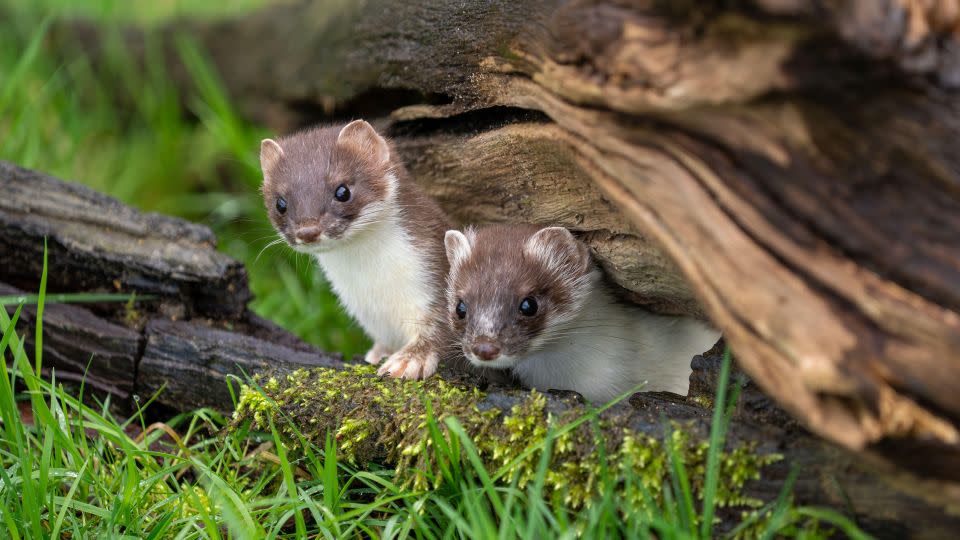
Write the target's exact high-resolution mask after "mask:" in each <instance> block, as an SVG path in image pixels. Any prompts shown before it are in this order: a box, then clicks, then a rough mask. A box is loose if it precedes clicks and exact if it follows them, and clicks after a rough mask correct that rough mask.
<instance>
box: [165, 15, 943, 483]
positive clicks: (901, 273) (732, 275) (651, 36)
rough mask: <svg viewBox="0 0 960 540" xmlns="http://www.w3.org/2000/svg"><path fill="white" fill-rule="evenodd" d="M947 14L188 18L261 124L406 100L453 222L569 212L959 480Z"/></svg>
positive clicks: (670, 306) (634, 285)
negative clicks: (681, 280)
mask: <svg viewBox="0 0 960 540" xmlns="http://www.w3.org/2000/svg"><path fill="white" fill-rule="evenodd" d="M955 8H956V2H955V1H954V0H941V1H936V2H924V3H920V2H906V1H901V0H885V1H883V2H876V3H875V2H870V1H868V0H847V1H844V2H833V3H829V5H828V6H825V5H824V4H823V3H814V2H803V1H789V2H780V1H777V2H773V1H765V0H764V1H759V2H756V3H754V4H753V5H751V6H750V7H743V6H742V5H741V4H739V3H727V2H717V3H703V2H679V3H677V2H656V1H650V2H620V1H617V0H592V1H586V0H585V1H564V0H552V1H532V0H531V1H525V2H505V1H504V2H496V1H495V2H483V3H473V4H466V5H464V4H463V3H461V2H453V1H441V2H421V1H403V2H399V1H395V0H379V1H375V2H369V3H363V4H356V3H347V4H344V5H341V6H339V7H337V8H336V9H332V8H331V6H329V5H326V4H323V5H321V3H309V2H308V3H298V4H281V5H277V6H271V7H270V8H269V9H268V10H266V11H263V12H260V13H257V14H255V15H252V16H250V17H245V18H241V19H237V20H233V21H229V22H220V23H204V24H198V25H194V26H192V27H190V29H191V30H193V31H194V34H195V35H196V36H197V37H198V39H199V41H201V43H202V44H203V45H204V46H206V47H207V48H208V49H209V50H210V52H211V58H212V59H213V61H214V62H215V64H216V66H217V68H218V70H219V71H220V73H221V75H222V77H223V80H224V81H225V83H226V85H227V87H228V88H229V89H230V91H231V93H232V94H233V96H234V97H235V98H236V99H237V101H238V103H240V104H241V107H242V108H243V110H244V111H245V112H246V113H247V114H248V115H250V116H252V117H254V118H259V119H262V120H266V121H270V122H272V123H273V125H276V126H285V127H286V128H291V127H294V126H296V125H298V124H300V123H301V122H305V121H316V120H320V119H326V118H339V117H344V116H350V115H356V114H364V115H367V116H370V115H387V114H389V115H390V119H389V120H388V122H387V123H388V125H389V128H390V130H391V133H392V134H393V135H394V136H395V140H396V141H397V143H398V145H399V147H400V148H401V149H402V151H403V152H404V155H405V156H406V157H407V159H408V160H410V161H411V168H412V169H413V170H414V172H415V175H416V177H417V178H418V180H419V181H421V182H423V183H424V184H425V185H427V186H429V187H430V189H431V191H432V192H433V193H434V194H436V195H437V196H438V198H439V199H440V200H441V201H442V202H443V203H444V204H445V206H446V208H447V209H449V210H450V211H451V212H453V213H455V214H458V216H459V217H460V218H461V219H464V220H474V219H481V220H508V219H523V220H533V221H543V222H557V223H561V224H565V225H568V226H572V228H574V229H575V230H576V231H578V232H579V233H581V234H582V235H584V237H585V238H586V239H587V240H588V241H589V242H591V243H592V245H593V247H594V250H595V252H596V253H597V254H598V256H599V259H600V260H601V263H603V264H604V266H605V268H607V270H608V271H609V272H610V274H611V276H612V277H613V278H614V280H615V281H616V282H617V283H619V284H620V285H622V286H624V287H626V288H627V289H630V290H631V291H632V292H633V293H634V298H635V299H638V300H640V301H643V302H645V303H647V304H648V305H650V306H651V307H652V308H654V309H662V310H667V311H671V310H672V311H686V312H689V313H692V314H697V313H700V308H699V307H695V306H697V304H698V303H699V305H700V306H703V307H702V309H703V310H705V312H706V314H707V315H708V316H709V317H710V318H711V319H712V320H713V321H714V322H715V323H716V324H718V325H719V326H720V327H721V328H722V329H723V330H724V333H725V335H726V337H727V339H728V341H729V343H730V344H731V345H732V346H733V348H734V350H735V351H736V352H737V353H738V357H739V359H740V361H741V363H742V366H743V368H744V370H745V371H747V372H748V373H749V374H750V375H751V377H752V378H753V379H754V380H755V381H756V382H757V384H758V385H759V386H760V387H761V388H762V389H763V390H764V391H765V392H766V393H767V394H768V395H770V396H772V397H774V398H775V399H776V400H777V401H778V402H779V403H781V404H782V405H783V406H784V407H785V408H786V409H787V410H788V411H789V412H790V413H791V414H793V415H794V416H796V417H797V418H799V419H800V420H802V421H803V423H804V425H806V426H808V427H810V428H811V429H813V430H814V431H816V432H817V433H819V434H821V435H823V436H826V437H828V438H830V439H831V440H834V441H837V442H839V443H841V444H844V445H846V446H847V447H849V448H852V449H856V450H863V451H867V452H869V453H870V454H871V455H875V456H882V457H883V458H885V459H887V460H888V461H890V462H892V463H895V464H897V465H899V466H901V467H905V468H907V469H908V470H912V471H914V472H916V473H918V474H921V475H926V476H928V477H941V479H949V478H953V479H954V480H957V478H956V477H955V476H956V475H955V474H953V475H951V474H950V471H957V470H958V468H957V467H945V466H943V465H944V464H945V463H950V462H951V460H952V462H953V463H956V462H960V393H958V392H956V388H960V356H958V355H960V353H958V352H957V351H958V350H960V314H958V311H960V217H958V216H960V189H958V187H957V186H960V160H958V154H957V152H956V141H957V140H960V100H958V98H957V93H956V88H957V86H958V84H960V82H958V76H957V74H958V70H960V68H958V66H960V41H958V32H957V28H958V24H957V22H958V20H960V12H958V11H957V10H956V9H955ZM184 29H185V28H184V26H183V25H182V24H181V25H178V26H177V28H176V30H177V31H183V30H184ZM278 34H282V35H290V36H297V39H296V40H294V42H293V44H291V43H290V42H287V41H284V42H277V41H276V40H271V39H267V37H268V36H275V35H278ZM175 71H176V70H175ZM178 72H179V73H181V77H182V70H179V71H178ZM378 98H382V99H378ZM565 173H566V174H565ZM587 180H589V182H590V184H591V186H590V187H586V186H585V182H587ZM471 181H472V183H471ZM465 186H469V188H468V189H465ZM514 190H516V192H514ZM520 190H523V193H524V196H523V197H518V196H517V193H519V192H520ZM458 193H463V195H462V197H461V196H458ZM478 194H483V195H484V197H483V198H482V199H483V200H484V201H489V202H487V203H485V204H482V205H479V206H477V207H476V208H475V209H469V210H468V209H467V208H466V207H467V206H472V205H474V204H476V202H477V200H478V199H480V197H479V196H478ZM524 199H526V201H525V200H524ZM607 201H609V202H610V203H613V204H614V205H615V207H616V209H617V210H618V212H613V211H611V210H610V206H609V203H608V202H607ZM581 203H585V204H584V206H585V208H586V210H585V211H584V212H579V211H578V210H577V206H578V204H581ZM578 214H580V215H582V216H583V217H582V221H583V223H577V221H578V217H577V215H578ZM619 235H624V236H623V237H620V236H619ZM607 238H614V239H616V241H613V242H608V241H607V240H606V239H607ZM668 261H669V262H668ZM675 269H678V270H679V275H682V277H683V278H684V279H685V280H686V282H687V283H688V284H689V287H682V286H678V285H677V283H679V281H678V280H677V277H678V275H677V273H676V270H675ZM651 274H655V275H656V276H657V277H656V279H653V280H651V279H650V275H651ZM691 293H692V294H691ZM694 298H695V299H696V301H694ZM697 301H698V302H697ZM931 464H933V465H934V466H931ZM938 491H941V492H945V490H938Z"/></svg>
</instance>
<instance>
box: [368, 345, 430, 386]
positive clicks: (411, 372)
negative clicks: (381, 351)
mask: <svg viewBox="0 0 960 540" xmlns="http://www.w3.org/2000/svg"><path fill="white" fill-rule="evenodd" d="M439 363H440V357H439V356H438V355H437V353H433V352H430V353H422V352H421V353H418V352H417V351H411V350H408V349H401V350H399V351H397V352H395V353H393V354H391V355H390V357H389V358H387V360H386V362H384V363H383V365H382V366H380V369H379V370H378V371H377V374H378V375H390V376H391V377H400V378H404V379H426V378H427V377H429V376H431V375H433V374H434V373H436V372H437V365H438V364H439Z"/></svg>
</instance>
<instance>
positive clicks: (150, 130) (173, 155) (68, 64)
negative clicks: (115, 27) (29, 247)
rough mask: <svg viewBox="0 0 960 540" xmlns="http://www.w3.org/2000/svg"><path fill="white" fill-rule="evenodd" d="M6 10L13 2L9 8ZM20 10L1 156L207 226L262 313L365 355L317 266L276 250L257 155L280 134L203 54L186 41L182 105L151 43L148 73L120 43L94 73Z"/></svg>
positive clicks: (1, 67) (2, 106)
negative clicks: (259, 121) (237, 102)
mask: <svg viewBox="0 0 960 540" xmlns="http://www.w3.org/2000/svg"><path fill="white" fill-rule="evenodd" d="M244 3H245V4H251V5H252V4H253V3H254V2H253V0H245V2H244ZM16 4H18V5H20V7H21V8H23V7H24V5H26V3H25V2H16ZM43 4H49V5H51V6H54V7H56V6H61V7H62V6H66V5H67V4H69V5H70V6H72V7H71V8H70V9H75V10H79V11H83V12H87V13H89V14H93V15H97V16H100V17H107V15H106V13H107V12H109V13H111V14H113V15H111V16H110V17H107V18H109V19H117V20H124V18H133V19H136V17H134V15H135V12H136V10H137V9H140V8H133V7H132V6H133V5H137V6H146V5H155V4H154V3H152V2H136V3H132V2H119V1H118V2H105V3H96V2H93V3H86V4H84V3H75V2H70V3H68V2H63V1H54V0H44V2H40V5H43ZM156 4H162V5H164V6H166V7H167V8H171V9H173V8H176V7H177V6H182V7H187V6H191V5H200V4H203V5H209V3H186V2H158V3H156ZM4 5H6V6H7V7H9V0H7V1H6V3H4V2H0V9H3V7H4ZM36 7H37V4H33V9H34V10H35V9H36ZM150 9H153V8H150ZM156 9H160V8H159V7H157V8H156ZM203 9H207V8H203ZM18 13H19V15H18V16H17V17H10V18H6V19H4V20H2V21H0V159H4V160H8V161H11V162H14V163H17V164H19V165H22V166H25V167H29V168H33V169H37V170H40V171H44V172H47V173H50V174H52V175H54V176H58V177H60V178H64V179H68V180H72V181H77V182H81V183H84V184H86V185H89V186H91V187H93V188H95V189H97V190H100V191H103V192H105V193H108V194H110V195H112V196H114V197H117V198H118V199H120V200H122V201H124V202H126V203H129V204H132V205H134V206H136V207H138V208H141V209H143V210H147V211H158V212H164V213H168V214H174V215H178V216H182V217H185V218H188V219H191V220H194V221H199V222H202V223H205V224H207V225H209V226H210V227H212V228H213V230H214V231H215V232H216V233H217V237H218V239H219V242H220V248H221V249H222V250H223V251H225V252H227V253H228V254H230V255H232V256H234V257H236V258H238V259H239V260H241V261H243V262H244V263H245V264H246V265H247V268H248V270H249V272H250V284H251V289H252V290H253V292H254V295H255V297H256V299H255V301H254V302H253V304H252V307H253V309H254V310H255V311H256V312H257V313H259V314H260V315H263V316H264V317H267V318H269V319H271V320H274V321H276V322H278V323H280V324H281V325H283V326H285V327H286V328H288V329H290V330H291V331H293V332H295V333H296V334H298V335H300V336H301V337H303V338H304V339H306V340H307V341H310V342H313V343H316V344H318V345H320V346H321V347H323V348H325V349H327V350H331V351H340V352H343V353H345V354H347V355H352V354H357V353H361V352H364V350H365V349H366V348H367V347H368V342H367V340H366V338H365V337H364V336H363V334H362V332H361V331H360V329H359V328H358V327H357V326H356V325H355V324H354V323H353V322H352V321H350V319H349V318H348V317H347V316H346V315H345V314H344V313H343V312H342V310H341V308H340V307H339V304H338V303H337V300H336V298H335V297H334V295H333V294H332V293H331V292H330V290H329V288H328V286H327V284H326V283H325V282H324V280H323V278H322V275H321V274H320V272H319V271H318V270H317V269H316V265H315V264H314V263H313V262H311V261H310V260H309V259H308V258H307V257H306V256H302V255H301V256H299V258H298V257H297V256H296V255H294V253H293V252H292V251H291V250H290V249H289V248H287V247H286V246H285V245H277V246H273V247H270V248H267V247H266V246H267V244H268V243H269V242H270V241H271V240H274V239H275V238H276V235H275V233H274V231H273V228H272V227H271V226H270V224H269V222H268V221H267V218H266V214H265V211H264V209H263V204H262V201H261V199H260V196H259V193H258V189H259V186H260V181H261V175H260V169H259V163H258V161H257V156H258V149H259V143H260V140H261V139H262V138H263V137H266V136H268V135H270V133H268V132H267V131H266V130H265V129H264V128H262V127H259V126H255V125H252V124H250V123H249V122H247V121H245V120H243V119H242V118H240V117H239V116H238V115H237V114H236V112H235V111H234V110H233V108H232V107H231V105H230V101H229V99H228V98H227V97H226V94H225V93H224V91H223V89H222V87H221V85H220V83H219V81H218V79H217V76H216V74H215V73H214V72H213V71H212V70H211V69H210V67H209V65H208V63H207V62H206V61H205V59H204V56H203V53H202V52H201V51H199V50H198V49H197V48H196V46H194V45H193V44H192V43H191V42H190V41H188V40H182V41H180V42H178V43H177V47H176V49H177V50H176V53H175V54H178V55H180V56H181V57H182V59H183V60H184V63H185V64H186V65H187V67H188V68H189V72H190V75H191V76H192V77H193V79H194V81H195V87H196V89H197V90H196V92H195V93H194V94H193V95H190V96H186V97H185V98H182V97H181V96H180V95H179V94H178V92H177V89H176V88H175V87H174V86H173V85H172V83H171V81H170V78H169V77H168V76H167V73H166V71H165V68H164V66H165V59H164V57H163V54H162V53H161V52H160V47H158V46H157V44H156V43H150V44H149V47H148V50H149V53H148V56H149V59H150V61H149V62H147V64H146V68H145V69H139V68H136V67H135V63H134V62H133V61H132V59H131V58H129V57H128V56H127V54H126V49H125V48H124V47H123V46H122V45H121V44H120V41H119V38H118V37H116V36H114V37H113V38H111V40H110V41H108V43H109V45H108V47H107V49H106V50H107V51H108V54H106V55H105V59H104V62H103V64H97V66H96V67H94V66H93V63H92V61H91V60H90V59H89V58H87V57H86V56H84V55H83V54H81V53H80V52H79V51H76V50H74V49H72V48H64V47H56V46H55V40H51V39H48V38H47V31H46V29H47V26H46V25H47V24H48V23H49V22H50V20H51V19H49V18H44V17H42V16H41V14H39V13H37V12H36V11H31V10H26V11H24V10H22V9H21V10H20V11H18ZM108 28H110V27H108ZM184 99H185V100H186V101H184ZM185 108H186V109H187V110H188V111H189V112H190V114H184V113H183V110H184V109H185ZM258 255H259V258H258Z"/></svg>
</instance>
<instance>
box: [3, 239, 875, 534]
mask: <svg viewBox="0 0 960 540" xmlns="http://www.w3.org/2000/svg"><path fill="white" fill-rule="evenodd" d="M45 282H46V257H45V258H44V271H43V275H42V277H41V288H40V291H39V293H38V294H37V296H36V302H37V304H36V305H37V309H38V310H39V311H40V314H38V315H37V317H36V326H35V327H34V328H33V329H32V331H34V332H35V335H36V342H37V346H36V348H35V350H34V351H33V354H34V357H33V359H32V360H33V361H31V359H30V357H29V353H28V351H27V350H26V349H25V347H24V339H23V336H22V335H21V334H19V333H18V331H17V330H18V327H17V321H18V319H19V315H20V313H21V310H22V308H23V304H20V305H19V306H17V308H16V310H15V311H14V312H13V315H12V316H11V315H8V312H7V309H0V330H2V339H0V356H5V357H8V358H12V360H13V361H12V363H11V365H10V367H8V366H7V364H6V363H5V362H0V418H2V419H3V425H2V430H0V521H2V522H3V524H4V526H5V527H6V529H7V531H8V534H9V535H10V537H12V538H16V539H19V538H184V539H192V538H217V539H219V538H417V539H446V538H464V539H467V538H469V539H475V538H489V539H507V538H531V539H539V538H619V537H623V538H649V539H652V538H658V539H672V538H676V539H698V538H702V539H706V538H713V537H716V536H718V535H717V534H716V532H715V531H714V530H713V529H712V527H713V526H714V520H713V519H712V518H711V517H712V516H713V511H712V509H711V505H712V501H713V499H714V497H715V495H716V493H715V490H716V485H717V482H716V471H717V470H718V468H719V459H720V453H719V449H721V448H723V446H724V439H725V431H726V426H727V425H728V423H729V421H730V415H731V413H732V410H733V405H734V404H735V403H736V399H737V394H738V388H739V384H735V385H733V386H732V391H731V390H729V389H728V380H727V379H728V373H729V365H730V358H729V355H726V357H725V360H724V366H723V369H722V372H721V380H720V383H719V388H720V390H719V393H718V396H717V400H716V403H717V404H718V405H717V406H718V410H717V413H716V415H715V419H714V423H713V429H712V431H711V435H710V437H711V445H712V446H711V451H710V452H709V457H708V462H707V466H706V470H707V472H706V476H707V481H706V486H707V487H706V488H705V492H704V493H703V494H702V495H703V496H702V499H697V498H695V497H693V496H692V495H691V493H692V487H691V486H692V482H691V474H693V472H692V471H688V470H686V467H685V466H684V464H683V462H682V460H680V459H678V458H677V457H676V456H673V459H672V468H671V474H670V482H668V483H667V484H666V485H665V486H664V488H663V499H662V500H663V501H664V502H663V503H662V504H658V503H649V502H648V503H647V504H645V505H644V507H645V508H647V509H648V510H647V511H643V512H637V510H636V507H634V506H632V505H631V504H630V503H629V502H627V501H624V500H622V499H619V498H614V497H612V496H610V493H612V492H613V490H612V489H609V490H605V492H604V493H602V494H601V495H599V496H598V497H596V498H594V499H593V500H591V501H590V503H589V504H587V505H586V506H585V507H583V508H580V509H576V510H573V509H570V508H568V507H566V506H564V505H563V504H562V503H561V502H560V501H561V500H562V493H548V492H547V491H546V490H545V489H544V484H545V478H546V473H547V467H548V464H549V463H550V455H551V448H552V444H553V441H554V440H555V438H556V437H557V436H558V434H560V433H562V432H563V431H564V430H567V429H569V425H568V426H553V427H552V428H551V430H550V431H549V432H548V434H547V436H546V438H545V440H544V441H543V442H542V443H539V444H537V445H535V446H533V447H531V451H532V452H535V453H538V454H539V455H540V458H539V465H538V467H537V474H536V476H535V478H534V479H533V481H532V482H530V483H528V485H527V486H526V487H525V488H520V487H518V478H513V479H509V478H507V479H501V480H497V477H496V475H495V473H493V472H492V471H487V470H486V469H485V468H484V466H483V464H482V460H481V458H480V456H479V452H478V450H477V448H476V446H475V445H474V442H473V440H472V439H471V438H470V437H469V436H468V435H467V434H466V432H465V430H464V428H463V427H462V426H461V425H460V423H459V422H458V420H457V419H456V418H453V417H449V418H446V419H444V420H443V427H444V428H445V429H441V426H440V424H439V423H438V421H437V420H436V419H435V418H434V417H433V415H432V414H428V415H427V418H426V427H427V430H428V433H429V436H430V437H431V444H430V445H428V447H427V450H426V451H429V452H433V453H434V458H435V459H434V461H435V462H436V463H437V464H438V469H439V470H440V471H441V472H440V474H442V475H443V482H441V483H439V485H440V486H441V487H440V488H438V489H433V490H423V491H416V490H409V489H404V488H402V487H400V486H398V484H397V483H395V478H394V474H393V471H391V470H389V469H386V468H383V467H379V466H377V465H376V464H365V465H366V466H365V467H364V468H359V469H358V468H356V467H352V466H350V465H348V464H346V463H343V462H340V461H338V460H337V448H336V444H335V441H334V440H333V439H332V438H330V437H328V438H327V440H326V443H325V444H324V445H323V447H318V446H316V445H314V444H311V443H309V442H308V441H307V440H306V439H305V438H303V437H302V436H301V437H299V440H298V441H296V443H297V444H296V445H295V447H296V448H298V449H299V450H298V451H297V452H296V453H295V454H293V453H290V452H289V451H288V450H287V443H286V441H284V439H283V438H282V437H281V436H280V435H279V434H278V433H279V430H278V429H277V427H276V426H275V425H271V430H270V432H269V433H253V432H249V431H247V430H246V429H244V428H242V427H241V428H240V429H234V430H224V426H225V425H226V424H227V420H228V419H226V418H224V417H222V416H221V415H220V414H218V413H217V412H215V411H210V410H199V411H194V412H191V413H187V414H181V415H178V416H175V417H173V418H171V419H169V420H168V421H166V422H163V423H154V424H151V425H147V424H146V421H145V420H144V416H143V414H142V410H141V414H137V415H134V416H133V417H131V418H129V419H126V420H122V419H119V418H116V417H114V416H113V415H112V414H111V412H110V407H109V404H108V403H102V404H99V405H97V406H91V405H89V404H88V403H89V402H90V399H89V398H88V399H86V400H85V399H84V390H83V388H82V387H81V388H80V390H79V394H74V393H73V392H71V391H68V390H67V389H66V388H65V387H64V386H63V385H61V384H59V383H58V382H57V380H56V378H55V375H54V376H51V378H50V379H46V378H44V377H42V376H41V375H40V372H41V367H42V362H43V360H42V352H41V351H42V346H41V343H42V339H41V336H42V324H43V322H42V319H43V318H42V308H43V305H44V302H45V301H46V291H45V288H44V285H43V284H44V283H45ZM29 330H31V329H23V328H20V329H19V331H20V332H24V331H29ZM18 388H22V389H24V391H22V392H18V391H17V389H18ZM145 407H149V401H148V402H147V403H146V404H145ZM591 418H592V416H591V415H590V414H589V413H588V416H586V417H584V418H581V419H578V420H576V421H575V422H574V423H582V422H585V421H590V420H591ZM291 427H292V428H294V429H293V431H294V432H296V429H295V428H296V426H291ZM597 435H598V436H602V435H601V434H600V433H599V432H598V433H597ZM667 436H669V434H668V435H667ZM667 446H670V445H667ZM713 448H716V449H717V451H712V449H713ZM534 455H536V454H534ZM793 477H794V476H793V475H791V480H788V482H787V484H786V485H785V486H784V489H783V492H782V494H781V496H780V497H779V498H778V499H777V500H776V501H773V502H771V503H770V504H768V505H767V506H766V507H764V508H762V509H760V510H759V511H757V512H753V513H750V514H747V515H745V516H744V518H743V519H742V520H741V521H740V523H739V524H737V525H736V527H735V528H734V529H733V530H731V531H728V532H726V533H724V534H723V535H722V537H725V538H734V537H750V538H754V537H760V538H772V537H774V536H776V537H785V538H789V537H795V538H824V537H826V536H827V533H828V532H829V531H832V530H839V531H842V532H843V533H844V534H846V535H847V536H849V537H851V538H855V539H866V538H868V537H867V536H866V535H865V534H863V533H862V532H860V531H859V530H858V529H857V528H856V526H855V525H854V524H853V523H851V522H850V521H849V520H848V519H847V518H845V517H844V516H842V515H840V514H837V513H836V512H832V511H829V510H823V509H816V508H807V507H796V506H794V505H793V504H791V498H790V486H791V483H792V478H793ZM613 478H614V476H613V473H611V472H609V471H602V472H601V477H600V479H599V482H600V484H599V485H601V486H612V484H611V482H613ZM710 478H713V480H710ZM627 481H628V482H629V479H628V480H627ZM711 486H712V487H711ZM651 508H652V509H653V510H652V511H651V510H649V509H651Z"/></svg>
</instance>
